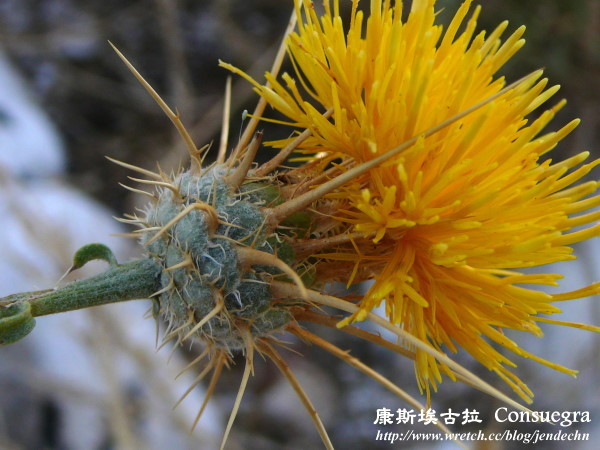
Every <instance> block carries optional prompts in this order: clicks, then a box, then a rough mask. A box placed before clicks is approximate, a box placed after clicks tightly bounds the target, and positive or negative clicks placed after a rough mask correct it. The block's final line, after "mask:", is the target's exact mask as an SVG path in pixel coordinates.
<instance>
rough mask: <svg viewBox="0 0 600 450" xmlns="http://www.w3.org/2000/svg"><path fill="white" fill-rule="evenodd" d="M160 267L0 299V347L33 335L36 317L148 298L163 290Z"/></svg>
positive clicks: (113, 272)
mask: <svg viewBox="0 0 600 450" xmlns="http://www.w3.org/2000/svg"><path fill="white" fill-rule="evenodd" d="M160 273H161V267H160V266H159V265H158V264H157V263H155V262H154V261H152V260H150V259H142V260H138V261H133V262H130V263H127V264H121V265H117V264H116V261H115V263H114V264H112V265H111V267H110V268H109V269H108V270H106V271H105V272H103V273H101V274H99V275H96V276H94V277H91V278H87V279H85V280H79V281H75V282H73V283H70V284H67V285H66V286H64V287H61V288H59V289H48V290H44V291H35V292H21V293H18V294H13V295H9V296H8V297H4V298H2V299H0V344H11V343H13V342H16V341H18V340H20V339H22V338H23V337H25V336H26V335H27V334H29V333H30V332H31V330H32V329H33V327H34V326H35V319H34V317H37V316H45V315H48V314H56V313H60V312H65V311H73V310H76V309H82V308H89V307H91V306H98V305H104V304H106V303H117V302H122V301H127V300H135V299H143V298H149V297H150V296H151V295H152V294H154V293H155V292H157V291H158V290H160V288H161V286H160Z"/></svg>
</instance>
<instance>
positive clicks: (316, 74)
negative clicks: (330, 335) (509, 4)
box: [223, 0, 600, 399]
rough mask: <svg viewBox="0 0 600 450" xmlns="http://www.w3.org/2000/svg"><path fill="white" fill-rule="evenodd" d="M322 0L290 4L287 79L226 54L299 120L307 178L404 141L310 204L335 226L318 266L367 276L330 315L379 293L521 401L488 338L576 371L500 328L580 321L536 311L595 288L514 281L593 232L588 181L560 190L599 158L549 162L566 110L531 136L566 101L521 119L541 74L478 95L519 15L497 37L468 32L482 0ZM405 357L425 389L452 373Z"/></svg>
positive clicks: (494, 80)
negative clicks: (293, 17)
mask: <svg viewBox="0 0 600 450" xmlns="http://www.w3.org/2000/svg"><path fill="white" fill-rule="evenodd" d="M323 3H324V14H323V15H322V16H321V17H319V16H318V14H317V12H316V11H315V6H314V5H313V4H312V3H311V2H310V1H306V0H296V1H295V6H296V14H297V17H298V21H299V24H298V31H297V32H296V33H292V34H291V35H290V36H289V38H288V40H287V50H288V53H289V55H290V57H291V60H292V62H293V64H294V68H295V74H294V75H290V74H283V75H282V76H281V79H277V78H276V77H275V76H273V75H271V74H269V73H267V75H266V79H267V82H268V84H267V85H264V86H263V85H261V84H259V83H257V82H256V81H254V80H252V79H251V78H249V77H248V76H247V75H245V74H243V73H242V72H240V71H239V70H237V69H235V68H233V67H232V66H229V65H227V64H223V65H224V66H226V67H228V68H230V69H231V70H234V71H235V72H237V73H240V74H241V75H242V76H245V77H246V78H248V79H249V80H250V81H251V82H252V83H253V84H254V85H255V89H256V90H257V92H258V93H259V94H260V95H261V96H262V97H263V98H264V99H266V100H267V102H268V103H269V104H270V105H271V106H272V107H274V108H275V109H276V110H278V111H279V112H281V113H282V114H284V115H285V116H287V117H288V118H289V119H290V122H289V123H290V125H293V126H294V127H298V128H306V129H308V130H310V132H311V135H310V137H308V138H307V139H306V140H305V141H304V142H303V143H302V144H301V146H300V149H301V150H303V151H304V152H305V153H307V154H308V155H309V156H308V157H307V158H308V159H309V160H310V161H311V162H310V163H309V164H307V165H306V167H307V169H306V170H307V171H308V170H309V169H310V170H313V172H311V175H314V176H315V177H314V181H313V185H312V188H313V189H314V188H316V187H317V186H318V185H319V184H321V183H323V182H325V181H326V180H327V179H329V178H331V177H333V176H335V175H339V174H343V173H347V172H348V171H350V170H352V168H353V167H357V166H359V165H360V164H361V163H364V162H366V161H371V160H374V159H375V158H377V157H379V156H381V155H384V154H386V153H388V152H389V151H390V150H392V149H394V148H397V147H398V146H401V145H403V144H405V143H407V142H411V145H408V146H407V148H405V149H403V150H402V151H398V152H396V153H397V154H396V155H395V156H394V157H392V158H390V159H388V160H387V161H385V162H384V163H382V164H378V165H376V166H375V167H372V168H371V169H370V170H368V171H367V172H366V173H362V174H359V175H358V176H357V177H355V178H354V179H352V180H351V181H350V182H346V183H345V184H343V185H342V186H340V187H339V188H338V189H337V190H336V191H334V192H332V193H330V194H328V195H327V196H326V198H325V199H322V200H320V203H319V205H321V210H323V209H326V210H327V208H323V207H322V205H323V204H325V203H326V204H327V205H329V206H328V208H329V217H330V218H333V219H334V222H335V223H334V222H330V225H329V226H328V227H325V226H323V227H322V229H321V230H317V231H315V230H313V235H315V236H316V235H320V236H321V237H325V238H326V239H329V241H327V242H328V243H329V246H326V245H324V246H323V248H319V249H317V250H313V251H312V253H311V255H310V256H311V258H313V260H315V261H317V263H316V264H315V267H316V271H317V278H319V276H320V277H321V279H322V280H326V279H327V278H328V277H329V278H335V279H338V280H341V281H344V282H346V283H348V284H353V283H357V282H361V281H365V280H368V279H373V280H374V283H373V284H372V286H371V287H370V289H369V290H368V292H367V294H366V295H365V296H364V298H363V299H362V300H360V302H359V303H358V306H359V307H360V310H359V312H358V313H356V314H354V315H353V316H352V317H350V318H349V319H348V320H345V321H344V322H343V323H342V325H343V324H347V323H349V322H350V321H357V320H363V319H365V318H366V316H367V312H369V311H371V310H372V309H373V308H376V307H377V306H379V305H380V304H381V303H382V302H383V301H384V302H385V310H386V313H387V316H388V318H389V320H390V321H391V322H392V323H394V324H399V325H400V326H402V327H403V328H404V329H405V330H406V331H408V332H409V333H411V334H412V335H414V336H416V337H418V338H419V339H420V340H421V341H423V342H426V343H428V344H429V345H431V346H433V347H435V348H437V349H439V350H442V349H443V348H445V349H448V350H449V351H451V352H456V351H458V348H459V347H462V348H463V349H465V350H466V351H468V352H469V353H470V354H471V355H472V356H473V357H474V358H476V359H477V360H478V361H479V362H481V363H482V364H483V365H484V366H486V367H487V368H488V369H490V370H492V371H494V372H496V373H497V374H498V375H499V376H500V377H501V378H503V379H504V380H505V381H506V382H508V383H509V384H510V385H511V386H512V387H513V389H515V391H516V392H517V393H519V395H521V396H522V397H523V398H525V399H528V398H529V396H530V395H531V392H530V391H529V389H528V388H527V387H526V386H525V385H524V384H523V383H522V382H521V381H520V380H519V379H518V378H517V377H516V376H514V375H513V374H512V373H511V372H510V371H509V370H508V369H507V368H506V366H514V363H513V362H511V361H510V360H509V359H508V358H507V357H505V356H504V355H502V354H501V353H500V352H498V351H497V350H496V349H495V348H494V346H493V344H494V343H496V344H500V345H501V346H503V347H505V348H507V349H509V350H511V351H512V352H514V353H516V354H517V355H520V356H524V357H527V358H532V359H534V360H536V361H538V362H540V363H542V364H545V365H548V366H550V367H552V368H555V369H557V370H560V371H563V372H567V373H571V374H574V373H575V371H571V370H569V369H566V368H563V367H561V366H558V365H556V364H553V363H551V362H547V361H545V360H543V359H541V358H538V357H536V356H534V355H532V354H530V353H528V352H526V351H525V350H523V349H521V348H520V347H519V346H518V345H517V344H516V343H515V342H513V341H512V340H510V339H509V338H507V337H506V336H505V335H504V334H503V331H502V330H503V329H505V328H506V329H514V330H520V331H527V332H530V333H532V334H535V335H538V336H541V335H542V332H541V330H540V328H539V326H538V322H549V323H559V324H563V325H572V326H580V325H577V324H568V323H564V322H558V321H554V320H550V319H547V318H543V317H540V314H553V313H557V312H560V310H559V309H558V308H557V307H556V306H554V305H553V304H552V303H553V302H557V301H562V300H570V299H574V298H579V297H584V296H587V295H591V294H594V293H597V292H598V290H599V286H598V285H597V284H595V285H593V286H589V287H586V288H583V289H580V290H578V291H575V292H569V293H563V294H557V295H551V294H547V293H544V292H541V291H538V290H533V289H529V288H527V287H522V286H521V285H524V284H526V285H531V284H540V285H551V286H556V285H557V280H558V279H560V278H561V276H560V275H555V274H523V273H521V272H518V271H517V270H518V269H521V268H527V267H535V266H541V265H544V264H548V263H553V262H557V261H565V260H570V259H574V258H575V257H574V256H573V255H572V249H571V248H570V247H569V245H570V244H573V243H576V242H579V241H582V240H585V239H588V238H591V237H593V236H597V235H598V234H599V231H600V226H599V225H598V224H595V225H591V226H590V225H589V224H593V223H595V222H596V221H597V220H598V218H599V217H600V213H599V212H590V213H587V214H583V215H581V214H578V213H581V212H583V211H586V210H589V209H590V208H593V207H595V206H597V205H598V204H600V196H595V197H588V196H589V195H590V194H592V193H593V192H594V191H595V190H596V189H597V186H598V183H597V182H595V181H588V182H586V183H583V184H580V185H578V186H575V187H572V185H573V183H575V182H576V181H578V180H579V179H581V178H582V177H584V176H585V175H586V174H587V173H588V172H589V171H590V170H591V169H592V168H593V167H595V166H596V165H597V164H599V163H600V160H596V161H594V162H591V163H588V164H585V165H581V164H582V162H583V161H584V160H585V159H586V158H587V157H588V153H587V152H586V153H581V154H579V155H576V156H574V157H571V158H569V159H567V160H565V161H561V162H556V163H554V162H553V161H552V160H551V159H550V158H549V157H548V156H547V155H546V154H547V153H548V152H549V151H550V150H552V148H553V147H554V146H555V145H556V144H557V142H558V141H560V140H561V139H562V138H564V137H565V136H566V135H567V134H569V133H570V132H571V131H572V130H573V129H574V128H575V127H576V125H577V123H578V121H577V120H574V121H572V122H570V123H568V124H567V125H565V126H564V127H562V128H561V129H560V130H559V131H556V132H543V130H544V128H545V127H546V125H547V124H548V123H549V122H550V120H551V119H552V118H553V117H554V115H555V113H556V112H557V111H558V110H559V109H560V108H561V107H562V106H563V105H564V102H563V101H561V102H558V103H557V104H556V105H554V106H553V107H551V108H550V109H549V110H547V111H544V112H543V113H541V114H538V115H537V118H535V117H532V112H533V111H534V110H536V109H537V108H538V107H540V106H541V105H542V104H544V103H546V102H547V101H548V100H549V99H550V97H552V96H553V94H554V93H556V91H557V90H558V87H557V86H555V87H550V88H547V80H546V79H540V77H541V71H539V72H536V73H534V74H532V75H531V76H529V77H527V78H525V79H524V81H522V82H521V83H519V84H517V85H516V87H514V88H513V89H510V90H508V91H507V92H504V93H502V95H499V96H497V97H496V98H493V99H492V100H491V101H489V99H490V98H491V97H493V96H495V95H497V94H498V93H500V92H501V91H502V90H503V89H504V88H505V80H504V78H503V77H501V76H498V75H497V72H498V70H499V69H500V68H501V67H502V65H503V64H504V63H505V62H506V61H507V60H508V59H509V58H510V57H511V56H512V55H514V54H515V52H517V50H518V49H519V48H520V47H521V46H522V45H523V42H524V41H523V40H522V39H521V36H522V35H523V33H524V27H521V28H519V29H518V30H517V31H515V32H514V33H513V34H512V35H510V36H509V37H508V38H506V39H504V41H503V42H502V41H501V39H500V38H501V36H502V35H503V33H504V31H505V29H506V28H507V23H506V22H504V23H502V24H501V25H500V26H498V28H496V29H495V30H494V31H493V32H492V33H489V34H487V33H485V32H476V19H477V16H478V14H479V7H477V8H475V9H474V11H473V12H472V13H471V14H470V17H469V18H468V19H467V16H468V14H469V9H470V6H471V1H470V0H467V1H465V2H464V3H463V5H462V6H461V7H460V8H459V10H458V11H457V13H456V15H455V16H454V19H453V20H452V22H451V23H450V25H449V26H448V28H447V29H446V30H443V28H442V26H440V25H436V24H435V15H436V12H435V8H434V6H435V5H434V3H435V1H433V0H414V1H413V2H412V8H411V10H410V13H409V15H408V18H407V19H406V21H403V20H402V6H403V5H402V2H401V1H397V2H395V3H393V4H392V2H391V1H388V0H385V1H382V0H371V2H370V10H369V14H368V17H365V14H363V12H362V11H360V10H358V3H359V2H358V0H353V2H352V11H351V13H350V22H349V25H348V24H345V23H344V20H343V19H342V17H341V16H340V11H339V2H338V0H333V1H330V0H325V1H324V2H323ZM465 21H466V22H465ZM460 29H462V30H463V31H462V32H459V30H460ZM476 105H482V106H481V107H478V108H477V109H475V110H474V111H472V112H470V113H468V114H465V115H464V116H463V117H462V118H460V119H458V120H455V121H454V122H453V123H451V124H449V125H448V126H445V127H444V128H442V129H439V130H438V131H436V132H428V131H430V130H432V129H434V128H435V127H437V126H438V125H439V124H443V123H445V121H447V120H449V119H453V118H456V116H457V115H459V114H460V113H462V112H464V111H467V110H469V108H471V107H473V106H476ZM325 111H329V113H330V114H331V118H327V117H328V115H327V114H324V112H325ZM411 138H416V139H413V140H412V141H410V140H411ZM290 141H291V138H290V139H288V140H283V141H277V142H271V145H272V146H274V147H284V146H286V145H288V144H289V143H290ZM318 174H320V177H319V175H318ZM586 197H588V198H586ZM581 225H583V226H584V227H583V228H582V229H580V230H579V231H571V230H572V229H573V228H574V227H580V226H581ZM585 226H587V227H585ZM325 249H326V250H327V251H324V250H325ZM581 327H583V326H581ZM587 328H588V329H594V328H593V327H587ZM415 364H416V370H417V378H418V380H419V384H420V386H421V387H422V388H424V389H425V390H427V391H428V389H429V386H433V387H434V388H435V387H436V384H437V383H438V382H439V381H440V380H441V373H446V374H448V375H449V376H452V373H451V371H450V370H449V369H448V368H447V367H446V366H445V365H443V364H441V363H440V362H439V361H436V359H435V358H434V357H433V356H431V355H430V354H428V353H425V352H424V351H422V350H420V349H417V350H416V359H415Z"/></svg>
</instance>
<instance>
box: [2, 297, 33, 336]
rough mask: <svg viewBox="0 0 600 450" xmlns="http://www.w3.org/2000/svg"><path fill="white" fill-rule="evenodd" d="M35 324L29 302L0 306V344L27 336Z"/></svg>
mask: <svg viewBox="0 0 600 450" xmlns="http://www.w3.org/2000/svg"><path fill="white" fill-rule="evenodd" d="M34 326H35V319H34V318H33V316H32V315H31V305H30V304H29V302H18V303H14V304H12V305H10V306H9V307H7V308H2V307H0V345H6V344H12V343H13V342H17V341H18V340H20V339H23V338H24V337H25V336H27V335H28V334H29V333H30V332H31V330H33V327H34Z"/></svg>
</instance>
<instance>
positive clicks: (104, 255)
mask: <svg viewBox="0 0 600 450" xmlns="http://www.w3.org/2000/svg"><path fill="white" fill-rule="evenodd" d="M95 259H102V260H104V261H106V262H107V263H108V264H110V266H111V267H116V266H118V263H117V258H115V255H114V254H113V252H112V250H111V249H110V248H108V247H107V246H106V245H104V244H98V243H94V244H87V245H84V246H83V247H81V248H80V249H79V250H77V252H75V255H73V265H72V266H71V269H69V272H72V271H74V270H77V269H80V268H82V267H83V266H84V265H86V264H87V263H88V262H90V261H93V260H95Z"/></svg>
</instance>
